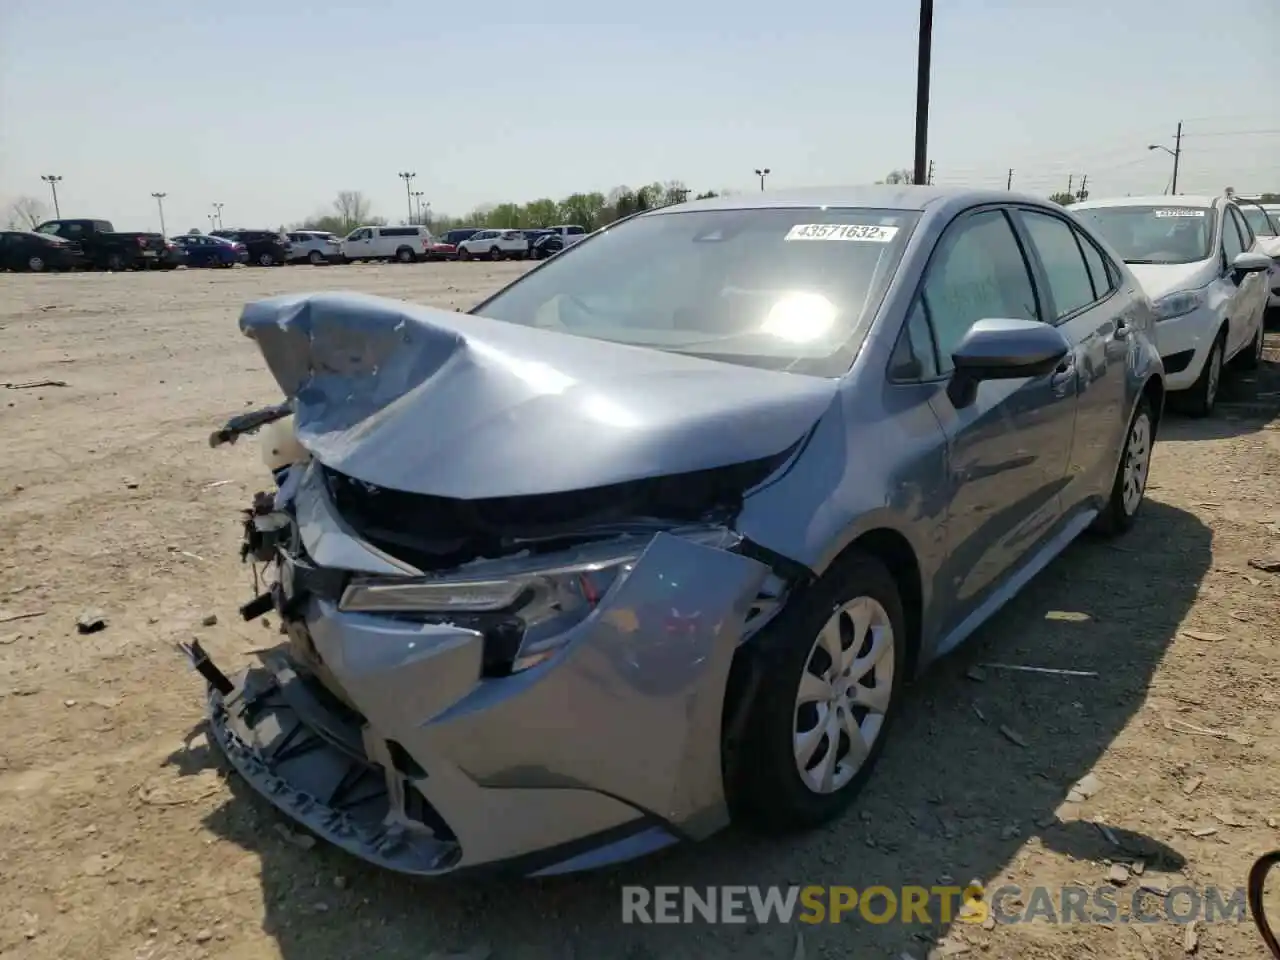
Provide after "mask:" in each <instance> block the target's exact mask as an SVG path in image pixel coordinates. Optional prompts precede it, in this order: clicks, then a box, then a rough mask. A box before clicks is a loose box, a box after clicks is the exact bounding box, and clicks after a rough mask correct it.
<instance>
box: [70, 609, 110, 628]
mask: <svg viewBox="0 0 1280 960" xmlns="http://www.w3.org/2000/svg"><path fill="white" fill-rule="evenodd" d="M106 628H107V617H106V614H104V613H103V612H102V611H101V610H98V609H96V608H94V607H90V608H88V609H86V610H83V611H81V613H80V616H78V617H76V629H77V630H79V631H80V632H81V633H97V632H98V631H99V630H105V629H106Z"/></svg>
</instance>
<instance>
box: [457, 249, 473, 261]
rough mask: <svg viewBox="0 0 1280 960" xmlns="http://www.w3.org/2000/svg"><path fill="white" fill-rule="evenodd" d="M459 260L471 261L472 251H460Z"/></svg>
mask: <svg viewBox="0 0 1280 960" xmlns="http://www.w3.org/2000/svg"><path fill="white" fill-rule="evenodd" d="M458 259H459V260H470V259H471V251H470V250H459V251H458Z"/></svg>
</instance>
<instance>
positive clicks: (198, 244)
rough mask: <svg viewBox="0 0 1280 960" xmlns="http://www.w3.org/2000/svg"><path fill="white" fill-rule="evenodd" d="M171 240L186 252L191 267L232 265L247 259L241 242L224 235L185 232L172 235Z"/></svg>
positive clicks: (245, 249) (246, 251)
mask: <svg viewBox="0 0 1280 960" xmlns="http://www.w3.org/2000/svg"><path fill="white" fill-rule="evenodd" d="M173 242H174V244H175V245H177V246H179V247H181V248H182V249H183V250H185V251H186V252H187V265H188V266H191V267H234V266H235V265H236V264H237V263H245V262H247V261H248V259H249V251H248V249H247V248H246V247H245V245H244V244H243V243H237V242H236V241H235V240H228V239H226V238H225V237H211V236H208V235H207V234H203V233H187V234H183V235H182V236H180V237H174V238H173Z"/></svg>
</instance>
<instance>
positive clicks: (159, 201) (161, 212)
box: [152, 193, 169, 237]
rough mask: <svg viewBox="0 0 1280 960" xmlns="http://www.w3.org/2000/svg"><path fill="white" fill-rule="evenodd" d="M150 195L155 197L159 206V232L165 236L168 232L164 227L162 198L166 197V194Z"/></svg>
mask: <svg viewBox="0 0 1280 960" xmlns="http://www.w3.org/2000/svg"><path fill="white" fill-rule="evenodd" d="M152 196H153V197H155V198H156V206H157V207H159V208H160V233H161V234H162V235H164V236H166V237H167V236H168V235H169V233H168V231H167V230H165V228H164V198H165V197H167V196H168V194H167V193H153V194H152Z"/></svg>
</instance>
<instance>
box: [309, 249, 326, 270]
mask: <svg viewBox="0 0 1280 960" xmlns="http://www.w3.org/2000/svg"><path fill="white" fill-rule="evenodd" d="M307 260H308V262H310V264H311V265H312V266H313V267H318V266H320V264H322V263H324V254H322V253H321V252H320V251H319V250H312V251H311V252H310V253H308V254H307Z"/></svg>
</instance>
